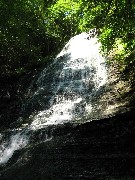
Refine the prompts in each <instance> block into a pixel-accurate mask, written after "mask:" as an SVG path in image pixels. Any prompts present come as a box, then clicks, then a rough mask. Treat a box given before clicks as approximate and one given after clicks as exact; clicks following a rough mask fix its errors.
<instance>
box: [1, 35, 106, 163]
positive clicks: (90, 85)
mask: <svg viewBox="0 0 135 180" xmlns="http://www.w3.org/2000/svg"><path fill="white" fill-rule="evenodd" d="M57 65H58V66H57ZM53 66H56V68H55V70H54V71H52V72H51V73H53V78H52V79H53V80H52V82H50V84H49V86H48V87H49V89H48V91H50V94H51V97H50V98H49V100H48V102H47V104H48V108H45V109H43V108H42V110H39V111H38V112H37V113H36V114H35V115H34V116H33V115H32V116H30V119H32V123H31V125H29V126H27V127H26V128H25V132H27V131H34V130H37V129H41V128H45V127H46V126H48V125H57V124H62V123H65V122H72V121H76V122H77V121H78V120H80V119H81V118H82V117H84V116H87V115H89V114H90V113H91V112H92V110H93V105H92V103H91V97H92V96H93V95H94V96H95V95H96V93H97V92H98V91H99V90H100V88H101V87H102V86H103V85H104V84H105V83H106V81H107V73H106V67H105V59H104V58H103V57H102V56H101V54H100V43H99V42H98V38H97V37H93V38H89V35H88V34H87V33H82V34H80V35H77V36H75V37H73V38H71V39H70V41H69V42H68V43H67V44H66V46H65V47H64V48H63V50H62V51H61V52H60V53H59V54H58V56H57V57H56V59H55V60H54V62H53V65H52V67H53ZM46 71H47V70H46V69H45V70H44V71H43V72H42V73H41V76H40V77H39V78H38V80H37V85H38V88H37V89H36V90H35V91H34V93H33V95H32V99H34V100H35V99H36V98H37V96H38V95H42V93H43V92H44V93H45V92H46V91H47V90H46V89H47V87H46V86H47V85H48V82H46V80H45V77H46ZM50 71H51V69H50ZM40 98H42V96H40ZM37 101H40V99H37ZM43 107H44V106H43ZM1 136H2V135H1ZM28 143H29V136H28V133H27V135H26V133H23V132H21V133H17V134H14V135H11V137H10V139H9V140H8V141H6V142H4V141H2V144H1V146H0V164H4V163H6V162H7V161H8V160H9V159H10V158H11V157H12V155H13V153H14V151H15V150H18V149H21V148H23V147H25V146H26V145H27V144H28Z"/></svg>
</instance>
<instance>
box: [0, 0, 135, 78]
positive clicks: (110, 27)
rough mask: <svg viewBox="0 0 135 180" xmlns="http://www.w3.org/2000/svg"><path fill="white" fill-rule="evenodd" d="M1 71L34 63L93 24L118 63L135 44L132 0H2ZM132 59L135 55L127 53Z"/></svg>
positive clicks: (13, 70)
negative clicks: (113, 50) (113, 52)
mask: <svg viewBox="0 0 135 180" xmlns="http://www.w3.org/2000/svg"><path fill="white" fill-rule="evenodd" d="M0 18H1V22H0V39H1V41H0V49H1V50H0V72H1V76H5V75H6V76H7V75H9V76H10V75H12V74H15V75H17V74H22V73H24V72H25V73H26V72H27V71H29V70H31V69H33V68H38V67H40V66H42V64H43V63H45V62H46V59H47V56H50V55H52V54H55V53H56V52H57V51H58V49H59V48H61V47H62V45H63V44H64V43H65V42H66V41H68V40H69V39H70V37H72V36H74V35H76V34H78V33H81V32H82V31H89V30H90V29H91V28H94V27H97V28H98V29H99V32H100V41H101V42H102V44H103V50H104V51H107V52H109V51H110V50H112V49H115V50H116V46H118V48H117V52H116V53H115V54H116V55H117V58H116V59H117V60H118V61H122V62H123V64H127V65H128V64H130V61H131V60H130V59H129V60H128V62H127V56H128V55H130V54H131V53H132V52H133V51H134V47H135V38H134V37H135V21H134V18H135V3H134V0H91V1H89V0H72V1H71V0H13V1H7V0H1V1H0ZM132 61H134V60H133V59H132Z"/></svg>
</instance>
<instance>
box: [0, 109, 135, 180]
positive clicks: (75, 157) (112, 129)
mask: <svg viewBox="0 0 135 180" xmlns="http://www.w3.org/2000/svg"><path fill="white" fill-rule="evenodd" d="M134 118H135V111H134V109H133V110H132V111H130V112H127V113H123V114H121V115H116V116H114V117H110V118H105V119H101V120H95V121H92V122H87V123H84V124H81V125H75V124H74V125H71V124H64V125H58V126H57V127H51V129H49V127H48V130H47V131H48V133H49V132H51V133H52V136H53V138H52V140H50V141H47V142H43V141H40V140H39V137H38V134H40V133H39V132H37V141H35V142H34V144H33V145H32V143H31V144H30V145H29V146H28V147H27V148H26V149H23V150H22V151H18V152H16V153H14V155H13V157H12V159H11V160H10V161H9V162H8V164H7V165H6V166H5V167H3V168H2V167H1V173H0V177H1V180H10V179H13V180H22V179H28V180H33V179H34V180H37V179H41V180H42V179H43V180H44V179H48V180H50V179H53V180H54V179H57V180H63V179H76V180H78V179H92V180H93V179H94V180H98V179H100V180H127V179H134V178H135V154H134V152H135V143H134V139H135V121H134ZM43 132H44V131H43ZM2 169H3V170H2Z"/></svg>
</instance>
